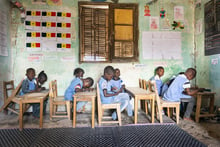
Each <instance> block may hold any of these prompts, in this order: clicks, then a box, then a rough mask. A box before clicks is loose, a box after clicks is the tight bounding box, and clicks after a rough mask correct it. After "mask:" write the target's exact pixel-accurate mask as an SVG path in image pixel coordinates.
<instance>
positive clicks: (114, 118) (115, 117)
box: [112, 112, 117, 120]
mask: <svg viewBox="0 0 220 147" xmlns="http://www.w3.org/2000/svg"><path fill="white" fill-rule="evenodd" d="M112 119H113V120H117V113H116V112H113V113H112Z"/></svg>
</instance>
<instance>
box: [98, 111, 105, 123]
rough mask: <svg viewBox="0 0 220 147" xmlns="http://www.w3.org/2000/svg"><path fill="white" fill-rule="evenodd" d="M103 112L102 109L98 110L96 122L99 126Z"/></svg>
mask: <svg viewBox="0 0 220 147" xmlns="http://www.w3.org/2000/svg"><path fill="white" fill-rule="evenodd" d="M103 113H104V110H103V109H102V110H98V122H99V126H101V123H102V115H103Z"/></svg>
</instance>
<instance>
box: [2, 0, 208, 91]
mask: <svg viewBox="0 0 220 147" xmlns="http://www.w3.org/2000/svg"><path fill="white" fill-rule="evenodd" d="M19 1H20V2H21V3H22V4H23V5H24V7H26V8H27V9H48V10H68V11H71V12H73V14H74V16H73V18H72V23H73V25H74V26H73V30H72V33H73V36H75V37H73V40H72V48H73V49H72V51H71V53H61V52H56V53H54V52H52V53H51V52H36V53H31V52H27V51H26V49H25V29H24V25H23V23H21V22H20V14H19V11H18V10H16V9H12V12H11V13H12V14H11V18H12V19H11V20H12V25H11V30H12V37H11V44H12V47H11V50H12V55H13V60H12V63H11V66H12V67H11V69H10V70H11V71H12V72H10V74H9V77H12V78H13V79H15V81H16V83H18V82H19V81H20V80H21V79H22V78H23V77H24V75H25V70H26V68H28V67H33V68H35V69H36V72H37V73H39V72H40V71H41V70H45V72H46V73H47V74H48V77H49V79H48V81H50V80H52V79H56V80H58V87H59V91H58V92H59V94H60V95H62V94H63V93H64V91H65V89H66V87H67V86H68V85H69V83H70V81H71V79H72V78H73V74H72V73H73V69H74V68H76V67H81V68H83V69H84V70H85V77H87V76H91V77H93V78H94V80H95V81H98V79H99V77H100V76H101V75H102V74H103V69H104V67H105V66H106V65H112V66H114V67H115V68H116V67H117V68H120V69H121V77H122V78H123V79H124V80H125V81H126V83H127V85H128V86H138V78H144V79H149V78H150V77H151V76H152V75H153V73H154V69H155V67H157V66H158V65H163V66H164V67H165V75H164V77H163V80H166V79H168V78H169V77H170V76H172V75H173V74H176V73H178V72H180V71H185V69H186V68H188V67H193V66H195V65H194V5H193V0H187V1H183V0H175V1H170V0H158V1H157V2H156V3H153V4H151V5H150V10H151V15H152V16H159V11H160V9H161V7H163V8H164V9H165V10H166V16H167V18H168V19H169V23H170V24H172V23H173V19H174V16H173V7H174V6H184V13H185V14H184V18H185V29H183V30H180V29H177V30H175V31H178V32H182V47H181V48H182V59H181V60H146V59H143V56H142V32H143V31H149V17H146V16H144V5H145V4H146V2H148V1H150V0H145V1H143V0H120V3H138V4H139V62H133V63H108V64H107V63H99V64H94V63H82V64H79V63H78V54H79V39H78V1H77V0H63V5H62V6H49V5H37V4H35V5H33V4H32V3H31V0H19ZM108 2H110V0H108ZM160 20H161V19H160ZM159 31H161V30H159ZM170 31H173V30H172V29H171V30H170ZM38 53H39V54H41V55H42V61H41V62H39V63H36V62H28V60H27V58H28V57H29V56H30V55H31V54H38ZM63 57H71V58H72V61H69V62H65V61H62V58H63ZM1 58H2V57H0V59H1ZM54 58H55V59H54ZM202 59H203V58H202V57H201V60H202ZM136 65H139V66H136ZM205 65H206V66H205V67H206V68H207V71H208V66H207V64H205ZM200 69H201V68H199V70H200ZM206 75H207V77H208V76H209V74H206ZM207 77H205V79H206V78H207ZM203 78H204V77H203ZM197 81H198V80H197ZM204 83H205V82H204ZM45 86H46V87H48V82H47V83H46V85H45Z"/></svg>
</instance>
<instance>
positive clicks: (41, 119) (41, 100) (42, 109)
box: [39, 99, 44, 128]
mask: <svg viewBox="0 0 220 147" xmlns="http://www.w3.org/2000/svg"><path fill="white" fill-rule="evenodd" d="M43 111H44V100H43V99H40V126H39V127H40V128H42V127H43Z"/></svg>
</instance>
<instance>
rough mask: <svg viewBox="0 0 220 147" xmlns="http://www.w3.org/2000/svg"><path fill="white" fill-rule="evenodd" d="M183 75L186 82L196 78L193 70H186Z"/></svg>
mask: <svg viewBox="0 0 220 147" xmlns="http://www.w3.org/2000/svg"><path fill="white" fill-rule="evenodd" d="M185 75H186V77H187V79H188V80H192V79H193V78H195V77H196V69H194V68H188V69H187V70H186V71H185Z"/></svg>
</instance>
